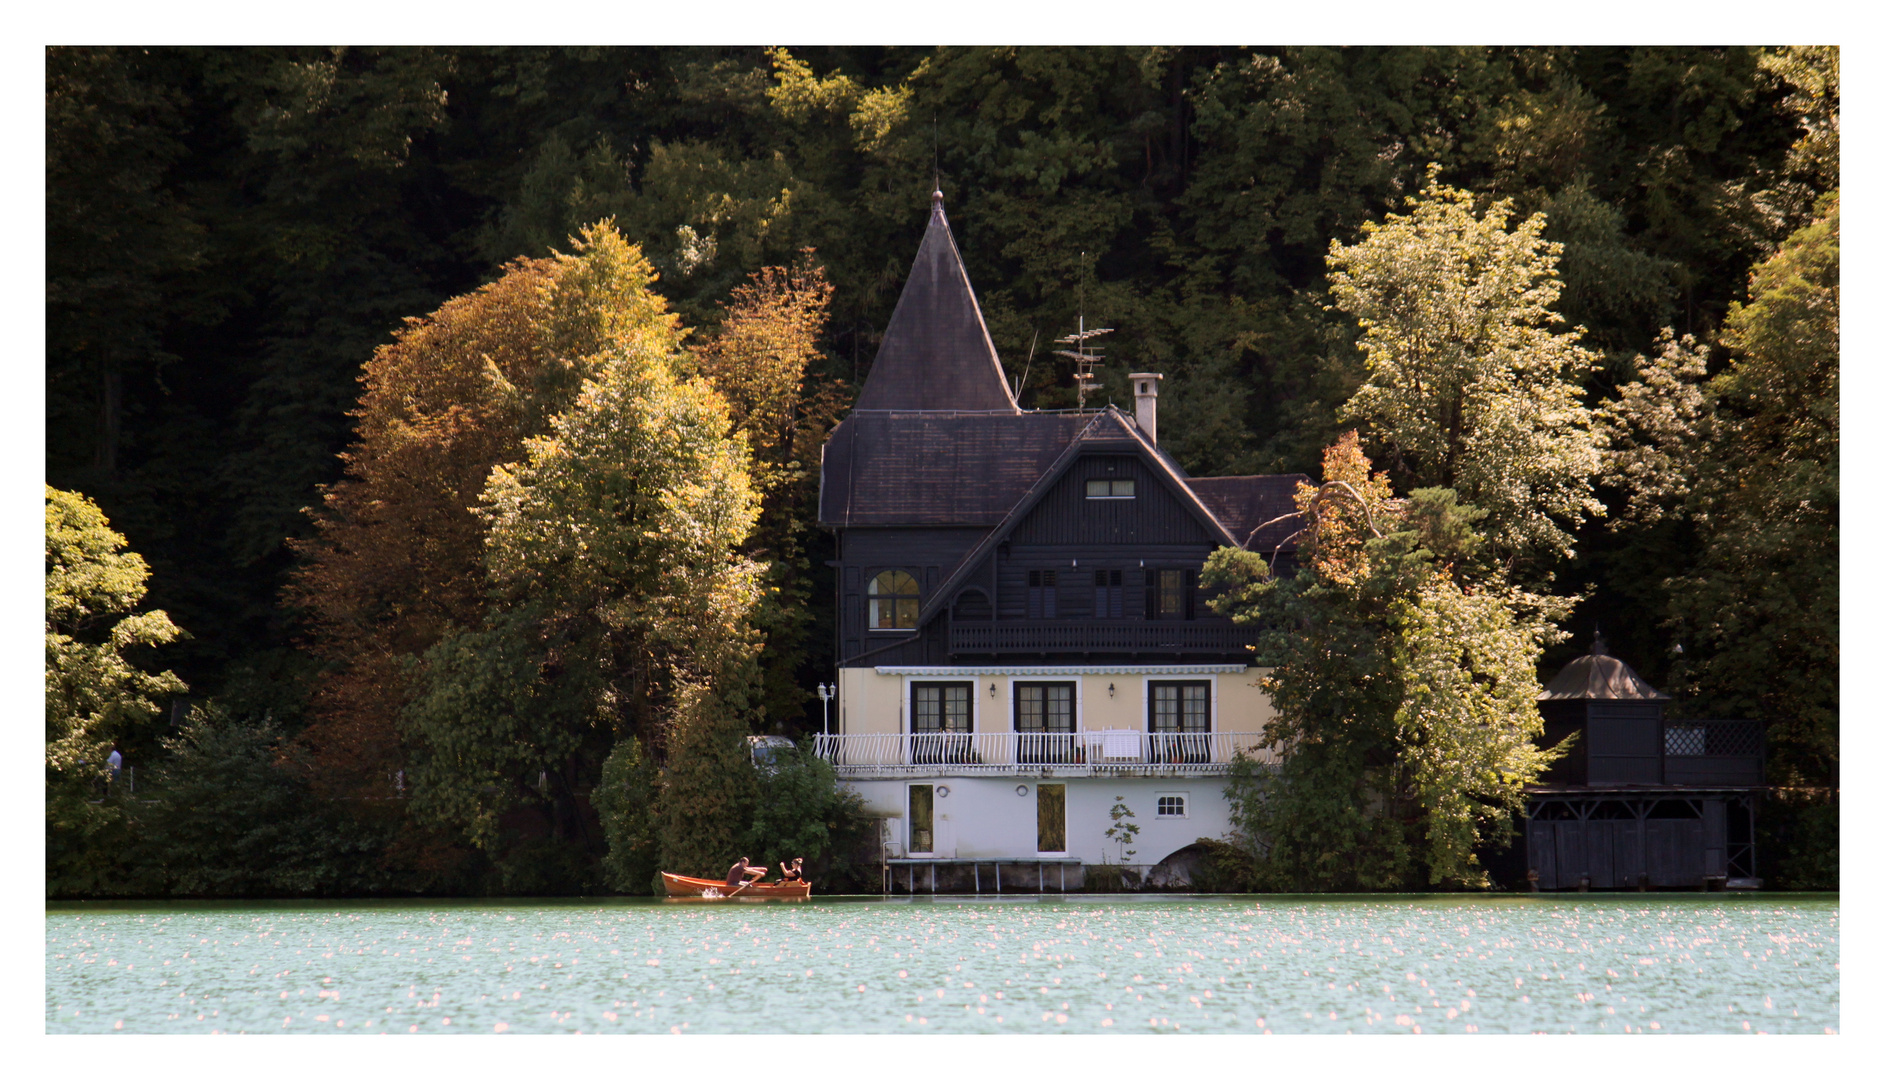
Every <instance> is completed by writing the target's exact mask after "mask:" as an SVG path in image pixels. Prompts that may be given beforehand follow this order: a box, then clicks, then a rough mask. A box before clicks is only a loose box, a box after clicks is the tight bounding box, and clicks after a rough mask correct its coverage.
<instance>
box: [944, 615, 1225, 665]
mask: <svg viewBox="0 0 1885 1080" xmlns="http://www.w3.org/2000/svg"><path fill="white" fill-rule="evenodd" d="M1256 643H1257V631H1256V628H1254V627H1247V626H1236V625H1234V624H1232V623H1228V622H1189V621H1187V622H1177V621H1172V622H1162V621H1152V622H1140V621H1097V620H1091V619H1030V620H1026V621H1020V622H987V623H973V622H970V623H964V622H952V623H950V626H949V654H950V655H951V656H961V655H965V654H966V655H976V654H986V655H998V654H1002V653H1061V654H1069V653H1072V654H1082V655H1088V654H1102V653H1103V654H1114V655H1117V654H1133V653H1158V654H1200V653H1206V654H1211V655H1218V656H1237V657H1243V656H1246V655H1247V654H1248V652H1249V648H1248V647H1249V646H1253V645H1255V644H1256Z"/></svg>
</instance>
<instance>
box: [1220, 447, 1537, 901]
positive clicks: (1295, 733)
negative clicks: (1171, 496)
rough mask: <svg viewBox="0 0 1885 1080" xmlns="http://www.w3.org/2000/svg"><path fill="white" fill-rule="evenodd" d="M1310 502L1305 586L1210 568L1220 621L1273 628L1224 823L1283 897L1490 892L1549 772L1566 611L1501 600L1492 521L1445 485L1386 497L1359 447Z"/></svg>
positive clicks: (1308, 492)
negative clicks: (1514, 831) (1520, 816)
mask: <svg viewBox="0 0 1885 1080" xmlns="http://www.w3.org/2000/svg"><path fill="white" fill-rule="evenodd" d="M1324 462H1325V464H1324V478H1325V479H1324V482H1323V483H1322V484H1320V485H1310V484H1304V485H1302V486H1301V487H1300V488H1299V490H1298V494H1297V505H1298V508H1299V511H1300V513H1301V514H1302V515H1303V519H1304V522H1305V524H1304V527H1303V532H1302V533H1301V534H1300V538H1299V541H1298V544H1299V550H1300V551H1301V553H1302V557H1303V566H1302V569H1301V570H1300V572H1299V573H1298V574H1297V575H1296V576H1294V577H1290V578H1282V579H1278V578H1275V577H1272V576H1271V575H1270V573H1269V568H1268V567H1267V566H1266V565H1265V564H1264V561H1263V559H1262V558H1261V557H1260V556H1258V555H1256V554H1255V553H1252V552H1246V551H1238V550H1235V549H1230V548H1225V549H1220V550H1219V551H1217V552H1216V553H1215V554H1213V555H1212V556H1211V558H1210V560H1209V561H1208V562H1207V563H1206V564H1205V574H1204V580H1205V584H1206V585H1207V587H1210V588H1214V589H1217V590H1219V595H1218V596H1217V597H1216V598H1215V599H1214V600H1213V601H1212V608H1213V610H1215V611H1217V612H1219V613H1220V614H1225V615H1229V616H1231V617H1232V618H1233V619H1235V620H1237V621H1239V622H1243V623H1247V624H1257V625H1260V626H1262V627H1263V628H1264V632H1263V634H1262V636H1261V639H1260V641H1261V644H1260V647H1259V652H1260V654H1261V657H1260V659H1261V662H1262V663H1264V664H1266V665H1270V666H1273V668H1274V670H1273V671H1272V672H1271V674H1270V675H1269V676H1268V677H1267V678H1266V679H1265V680H1264V684H1263V685H1264V689H1265V690H1266V691H1267V692H1268V693H1269V694H1270V697H1271V700H1272V702H1273V703H1274V705H1275V707H1276V717H1275V719H1273V720H1272V721H1271V723H1270V725H1269V727H1268V728H1267V729H1266V731H1265V736H1264V742H1263V745H1264V746H1265V747H1267V748H1269V749H1272V750H1274V751H1276V752H1277V753H1278V754H1280V755H1281V758H1282V763H1281V765H1280V766H1279V767H1278V768H1277V769H1276V770H1275V771H1273V772H1267V771H1263V770H1259V769H1257V768H1255V767H1254V766H1251V765H1247V764H1246V765H1244V766H1241V767H1240V768H1239V770H1238V772H1237V775H1236V777H1235V778H1234V780H1233V783H1232V785H1231V788H1230V792H1229V794H1230V798H1231V800H1232V804H1233V817H1234V820H1235V823H1236V825H1237V827H1238V829H1239V830H1240V832H1241V835H1242V838H1243V842H1244V843H1245V844H1246V846H1247V850H1248V851H1249V852H1250V853H1251V854H1253V855H1255V856H1256V858H1257V864H1256V867H1255V880H1256V881H1257V882H1258V883H1260V884H1262V885H1264V886H1265V887H1268V888H1274V889H1288V890H1295V889H1310V890H1322V889H1383V888H1405V887H1417V886H1420V885H1455V886H1459V885H1466V886H1471V885H1483V884H1484V883H1485V875H1484V871H1483V870H1482V869H1480V867H1479V865H1478V861H1477V857H1476V856H1475V854H1474V848H1475V847H1477V846H1479V845H1481V844H1485V843H1493V844H1498V843H1501V842H1503V841H1504V840H1505V839H1506V838H1507V835H1506V834H1507V833H1508V832H1509V828H1510V825H1509V823H1510V817H1511V814H1512V812H1513V811H1514V810H1516V809H1517V808H1518V806H1519V805H1520V803H1521V801H1522V799H1523V795H1522V788H1523V785H1524V784H1525V783H1527V782H1529V781H1531V780H1533V779H1535V778H1536V777H1537V776H1538V774H1539V773H1540V772H1541V771H1542V769H1543V767H1544V765H1545V764H1546V762H1547V761H1548V760H1549V755H1548V754H1546V753H1544V752H1542V751H1540V750H1539V749H1538V748H1537V747H1536V746H1535V745H1533V742H1532V740H1533V738H1534V737H1535V736H1537V735H1538V734H1539V733H1540V732H1541V731H1542V721H1541V720H1540V718H1539V715H1538V710H1537V696H1538V677H1537V670H1536V665H1537V662H1538V655H1539V652H1540V651H1541V649H1542V647H1543V645H1544V643H1545V642H1546V641H1547V640H1548V639H1549V638H1550V637H1551V636H1552V634H1553V631H1552V629H1551V625H1550V620H1551V619H1552V618H1556V617H1561V616H1562V614H1563V612H1564V607H1565V605H1564V604H1563V603H1562V602H1554V601H1552V600H1549V599H1547V598H1544V597H1539V596H1535V595H1532V594H1529V593H1524V592H1522V591H1519V590H1517V589H1513V588H1511V587H1509V586H1506V585H1504V584H1503V582H1502V581H1501V580H1500V578H1499V575H1498V573H1497V571H1496V569H1495V568H1491V567H1488V566H1487V565H1486V564H1485V563H1484V562H1483V560H1481V558H1480V555H1479V549H1480V547H1481V546H1482V544H1483V541H1482V538H1481V537H1480V535H1479V534H1478V532H1477V531H1476V529H1475V528H1474V523H1475V521H1477V520H1478V519H1479V518H1481V517H1483V516H1484V514H1483V512H1482V511H1477V510H1475V509H1473V508H1471V507H1468V506H1463V505H1461V504H1459V502H1458V501H1457V499H1456V497H1455V495H1454V493H1453V492H1452V491H1450V490H1447V489H1444V488H1422V489H1419V490H1416V491H1414V492H1413V493H1412V494H1411V495H1410V496H1409V497H1408V498H1406V499H1404V500H1403V499H1394V498H1392V497H1391V494H1390V491H1389V488H1388V483H1387V478H1386V476H1385V475H1383V474H1379V473H1374V474H1371V473H1370V469H1369V462H1368V459H1367V458H1366V457H1365V456H1363V455H1362V453H1361V451H1360V449H1359V447H1358V444H1357V440H1356V439H1355V438H1354V436H1353V434H1352V433H1351V434H1350V435H1348V436H1347V437H1345V438H1344V439H1342V440H1341V441H1340V442H1338V443H1337V444H1336V445H1335V446H1333V447H1330V449H1329V451H1328V452H1327V454H1326V455H1325V457H1324Z"/></svg>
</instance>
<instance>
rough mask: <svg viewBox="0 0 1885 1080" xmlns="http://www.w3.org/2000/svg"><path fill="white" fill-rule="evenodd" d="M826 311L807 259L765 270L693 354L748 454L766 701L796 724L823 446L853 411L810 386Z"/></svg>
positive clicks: (844, 395) (826, 287)
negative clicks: (761, 577)
mask: <svg viewBox="0 0 1885 1080" xmlns="http://www.w3.org/2000/svg"><path fill="white" fill-rule="evenodd" d="M830 303H831V285H830V284H829V283H828V282H826V280H825V275H824V271H823V270H822V269H820V268H818V267H817V266H815V265H813V264H812V263H811V261H810V257H809V253H807V255H806V257H805V258H803V259H801V260H800V261H799V262H798V263H797V264H796V265H793V266H791V267H776V266H769V267H764V268H762V269H760V270H759V271H758V272H757V273H755V274H753V275H752V277H751V278H749V279H748V280H747V281H746V282H745V283H744V284H742V285H740V286H738V287H737V288H735V289H734V290H733V295H732V297H731V298H730V299H729V301H728V302H727V304H726V305H725V307H724V309H723V317H722V320H721V323H720V326H719V327H718V329H717V330H716V331H715V332H714V333H713V334H712V335H711V336H709V337H708V338H706V340H705V341H703V342H702V343H701V344H700V345H699V346H698V347H697V348H696V349H695V353H694V354H695V356H696V358H697V360H698V362H699V365H700V371H701V374H703V375H705V376H706V377H707V378H708V379H709V380H711V381H712V383H713V385H714V388H715V389H716V390H718V391H719V392H720V393H721V395H722V396H723V397H725V398H726V400H727V404H728V406H729V407H730V408H731V409H732V412H733V423H734V428H735V430H737V431H740V432H742V433H744V434H745V436H746V440H747V444H748V445H749V446H750V447H751V449H752V469H753V484H754V486H755V487H756V488H757V489H758V491H759V493H760V498H761V503H760V514H759V522H758V525H757V526H756V527H755V528H754V530H753V536H752V539H751V540H750V541H749V542H748V544H747V550H748V551H749V552H750V553H751V554H752V555H753V557H754V558H756V559H760V560H763V561H764V562H765V563H766V564H767V570H766V582H765V585H766V590H765V596H764V597H763V599H762V600H761V602H760V605H759V607H758V609H757V610H756V611H755V612H754V616H753V618H754V622H755V624H756V625H757V626H758V627H759V628H760V630H761V631H762V632H763V634H764V636H765V642H766V644H765V648H766V662H765V664H764V665H763V668H762V679H763V689H762V695H763V700H764V705H765V709H766V712H767V714H768V715H769V716H771V717H773V718H774V719H775V720H784V719H787V718H789V717H793V716H797V715H798V714H799V713H800V711H801V709H802V708H803V706H804V704H805V702H806V700H807V696H806V693H805V691H804V689H803V688H802V687H801V685H800V681H799V678H798V676H799V674H800V671H799V669H800V667H802V666H803V665H804V663H805V661H806V659H807V656H808V654H809V652H810V647H809V646H810V642H811V640H812V637H813V635H814V634H815V633H816V632H817V630H818V629H819V627H818V624H817V619H818V614H819V612H820V608H819V605H817V604H816V603H815V602H814V597H813V582H814V577H815V574H814V568H813V567H812V565H811V559H810V557H809V555H808V554H807V547H806V542H807V539H808V533H809V532H810V530H811V529H812V528H813V526H814V525H815V523H816V520H817V516H818V507H817V500H818V470H819V463H820V455H821V452H822V450H823V448H824V441H825V436H826V435H827V434H828V433H829V432H830V431H831V429H832V428H833V427H834V426H836V425H837V423H838V421H839V420H840V419H841V418H842V416H843V413H844V410H845V408H846V407H847V406H848V405H849V403H850V394H849V392H848V389H847V388H846V387H845V385H844V384H843V383H842V382H841V381H836V380H832V381H825V382H821V383H819V384H818V385H816V386H808V385H807V383H806V371H807V369H808V368H809V367H810V365H811V364H812V363H813V361H815V360H816V359H817V357H818V342H819V340H820V339H821V338H822V336H823V334H824V331H825V320H826V317H827V314H828V311H829V308H830Z"/></svg>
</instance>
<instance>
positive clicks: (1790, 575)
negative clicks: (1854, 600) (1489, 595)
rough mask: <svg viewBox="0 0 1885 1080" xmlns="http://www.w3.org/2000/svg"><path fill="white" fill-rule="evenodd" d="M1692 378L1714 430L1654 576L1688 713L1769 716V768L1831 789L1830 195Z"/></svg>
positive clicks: (1835, 747) (1758, 278)
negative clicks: (1690, 557) (1711, 361)
mask: <svg viewBox="0 0 1885 1080" xmlns="http://www.w3.org/2000/svg"><path fill="white" fill-rule="evenodd" d="M1723 343H1724V344H1725V345H1726V346H1727V347H1728V348H1730V349H1732V350H1733V351H1734V356H1733V359H1732V360H1731V361H1730V363H1729V365H1728V367H1727V369H1726V370H1725V371H1723V372H1722V373H1721V374H1720V375H1718V376H1716V377H1715V379H1714V380H1712V381H1711V382H1710V384H1709V387H1708V392H1709V395H1710V397H1711V398H1712V399H1713V401H1714V403H1715V410H1716V423H1717V424H1718V425H1719V429H1718V430H1719V433H1720V434H1719V436H1718V437H1717V439H1716V440H1715V441H1714V443H1713V444H1712V445H1711V446H1709V447H1708V448H1707V450H1706V451H1704V452H1702V453H1700V454H1694V455H1693V457H1694V458H1697V459H1699V460H1697V461H1696V467H1695V469H1694V472H1693V477H1694V479H1693V487H1692V490H1691V492H1690V493H1689V497H1688V500H1687V505H1686V507H1685V509H1686V512H1687V515H1688V516H1689V518H1690V520H1691V521H1693V522H1694V528H1695V531H1696V535H1697V541H1698V543H1697V550H1696V553H1695V557H1694V561H1693V563H1692V564H1691V565H1689V566H1688V567H1687V568H1686V571H1685V572H1684V573H1681V574H1679V575H1678V576H1676V578H1675V580H1673V581H1672V582H1671V583H1670V592H1671V604H1670V626H1671V628H1672V629H1673V630H1674V631H1675V632H1676V634H1677V635H1678V640H1679V641H1681V642H1683V644H1684V646H1685V652H1684V655H1683V657H1682V658H1681V660H1680V661H1679V662H1678V663H1677V664H1676V665H1675V669H1674V671H1673V673H1672V674H1673V682H1674V684H1675V688H1676V689H1677V690H1678V691H1682V692H1686V695H1687V696H1689V698H1690V700H1689V701H1687V702H1686V703H1685V705H1684V707H1685V708H1687V709H1691V710H1707V711H1709V712H1712V713H1714V714H1718V715H1728V716H1750V717H1759V718H1763V719H1766V720H1769V721H1770V723H1769V727H1768V733H1769V740H1770V748H1771V749H1770V754H1771V761H1770V770H1771V775H1773V776H1774V778H1775V779H1776V780H1777V781H1779V782H1781V783H1787V784H1805V785H1808V786H1833V787H1837V786H1838V776H1839V768H1838V761H1839V199H1838V195H1837V193H1835V194H1833V195H1831V196H1828V197H1827V198H1826V199H1825V200H1823V201H1822V203H1821V206H1820V217H1819V219H1818V220H1817V221H1815V222H1814V223H1813V224H1811V225H1809V226H1807V227H1806V228H1803V229H1801V230H1800V231H1799V232H1797V233H1795V234H1794V235H1793V236H1792V237H1791V238H1789V239H1788V241H1787V243H1786V244H1785V245H1783V246H1782V247H1781V249H1780V250H1779V251H1778V252H1777V253H1776V254H1775V255H1774V257H1773V258H1772V259H1769V260H1768V261H1767V262H1766V263H1764V264H1762V266H1761V267H1760V268H1759V269H1758V270H1757V271H1756V272H1755V274H1754V276H1753V280H1752V282H1751V283H1750V287H1749V298H1748V302H1747V303H1746V304H1740V303H1737V304H1736V305H1735V306H1734V307H1733V309H1731V310H1730V312H1729V315H1728V328H1727V333H1726V334H1724V336H1723Z"/></svg>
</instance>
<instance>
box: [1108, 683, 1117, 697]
mask: <svg viewBox="0 0 1885 1080" xmlns="http://www.w3.org/2000/svg"><path fill="white" fill-rule="evenodd" d="M1116 693H1118V691H1117V690H1114V689H1113V684H1112V683H1107V684H1106V696H1107V697H1112V696H1113V695H1114V694H1116Z"/></svg>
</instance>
